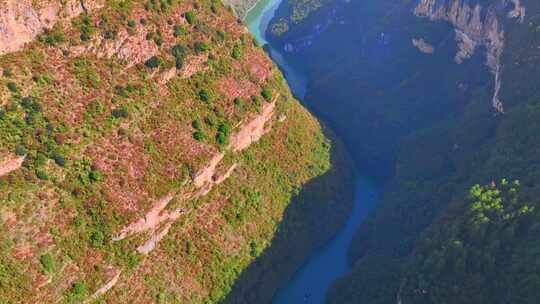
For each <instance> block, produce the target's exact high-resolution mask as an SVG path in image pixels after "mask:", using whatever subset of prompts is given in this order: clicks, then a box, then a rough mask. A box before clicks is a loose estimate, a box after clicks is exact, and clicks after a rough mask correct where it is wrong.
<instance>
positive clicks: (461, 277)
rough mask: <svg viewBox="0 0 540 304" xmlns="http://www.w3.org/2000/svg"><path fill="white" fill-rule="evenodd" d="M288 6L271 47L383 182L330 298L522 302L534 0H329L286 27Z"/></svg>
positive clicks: (533, 186) (534, 82) (530, 243)
mask: <svg viewBox="0 0 540 304" xmlns="http://www.w3.org/2000/svg"><path fill="white" fill-rule="evenodd" d="M288 3H297V4H298V5H301V3H302V2H301V1H288ZM292 6H293V5H292V4H289V5H282V6H281V7H280V9H279V10H278V15H277V16H276V18H275V19H274V24H275V26H274V27H273V28H272V29H271V31H270V34H271V39H270V40H271V41H272V44H273V45H274V46H275V47H276V48H279V49H281V50H282V51H283V53H284V54H285V56H287V57H288V58H290V60H294V61H295V62H301V63H303V64H304V66H305V68H306V70H307V71H308V76H309V78H310V79H309V89H308V94H307V96H306V100H309V102H310V103H312V106H313V107H314V108H315V112H316V113H317V114H318V116H321V117H322V118H323V120H325V121H326V122H328V124H329V125H331V126H332V127H333V128H334V129H335V130H336V133H338V134H339V135H340V136H343V139H344V141H345V143H346V145H347V146H348V147H349V148H351V149H352V151H353V153H352V154H353V155H354V157H355V158H356V161H357V163H358V165H359V167H360V170H363V171H364V173H366V174H370V175H375V176H378V177H380V179H381V180H382V181H383V182H384V183H385V185H386V187H385V190H384V194H383V199H382V201H381V202H380V203H379V205H378V207H377V208H376V210H375V211H374V212H373V213H372V214H371V216H370V217H369V218H368V220H367V221H366V222H365V223H364V224H363V225H362V227H361V228H360V229H359V232H358V234H357V237H356V240H355V242H354V245H353V247H352V248H351V250H350V258H351V263H353V264H354V266H355V267H354V271H353V272H352V273H351V274H350V275H348V276H347V277H345V278H343V279H341V280H339V281H338V282H337V283H336V284H335V286H334V288H333V290H332V291H331V292H330V295H329V298H328V301H329V302H330V303H396V302H399V301H401V303H532V301H534V300H533V299H535V298H536V296H537V292H536V291H535V290H538V288H539V287H540V286H538V285H537V284H538V280H537V277H536V268H535V267H536V266H534V265H536V261H535V259H536V258H535V257H536V255H537V249H536V248H537V247H538V245H537V244H536V243H537V241H535V239H537V234H538V231H537V226H538V225H537V223H538V215H537V210H538V208H539V207H540V206H538V204H539V203H540V202H539V201H538V199H537V198H538V196H539V194H540V184H539V183H538V179H539V178H540V149H539V144H540V141H539V140H538V138H539V137H538V136H539V134H540V125H539V123H538V121H539V119H540V94H539V91H538V89H537V88H538V81H539V79H540V68H539V66H540V64H539V63H540V54H539V53H538V47H540V30H539V29H540V3H538V2H536V1H506V0H488V1H453V0H447V1H405V2H399V3H397V2H395V1H352V2H347V1H343V2H341V1H336V2H332V3H327V5H326V6H323V7H321V8H319V9H318V10H316V11H313V12H312V13H311V14H310V15H309V16H308V17H307V18H306V19H304V20H303V21H301V22H290V21H289V22H286V24H287V26H286V27H285V26H283V20H285V21H287V20H292V19H291V18H292V17H291V16H292V15H293V11H292V9H291V7H292ZM283 29H285V30H283ZM516 180H517V181H519V182H518V183H519V187H517V186H516V187H514V188H512V185H514V181H516ZM474 185H482V186H474ZM471 189H473V190H474V191H473V193H472V194H471ZM512 189H514V190H512ZM514 192H515V193H516V194H514ZM479 193H480V194H479ZM486 193H488V194H486ZM517 193H519V195H518V194H517ZM471 195H472V196H471ZM478 195H479V197H478ZM514 195H515V197H514ZM479 206H480V207H479ZM492 208H495V210H492ZM480 209H485V212H484V213H483V214H484V216H486V218H487V219H488V220H487V221H480V222H477V221H475V220H473V218H475V217H476V216H478V212H479V211H478V210H480ZM478 252H482V254H481V255H480V254H479V253H478ZM525 265H529V268H528V269H525V267H526V266H525Z"/></svg>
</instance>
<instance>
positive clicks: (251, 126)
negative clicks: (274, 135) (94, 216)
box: [113, 97, 277, 255]
mask: <svg viewBox="0 0 540 304" xmlns="http://www.w3.org/2000/svg"><path fill="white" fill-rule="evenodd" d="M276 100H277V97H276V98H275V99H274V101H272V102H271V103H267V104H265V105H264V106H263V108H262V111H261V113H259V114H258V115H255V116H254V117H252V118H251V119H250V120H249V121H247V122H245V123H244V124H242V125H240V127H239V130H238V132H236V133H235V134H233V135H232V136H231V144H230V145H229V146H228V147H227V150H229V151H232V152H233V153H236V152H240V151H242V150H244V149H246V148H248V147H249V146H250V145H252V144H253V143H255V142H257V141H259V140H260V139H261V137H262V136H263V135H264V134H266V133H267V132H268V131H269V130H270V126H268V122H269V121H270V120H271V119H272V117H273V114H274V109H275V106H276ZM224 157H225V152H220V153H218V154H216V155H214V156H213V157H212V158H211V159H210V160H209V161H208V163H207V165H206V166H204V167H203V168H202V169H200V170H199V171H198V172H197V173H195V174H194V175H193V176H192V182H193V185H194V187H195V188H196V189H197V191H195V192H190V191H189V190H186V191H183V192H182V191H179V193H175V192H171V193H168V194H167V195H166V196H165V197H163V198H161V199H160V200H158V201H157V202H156V204H155V205H154V206H153V207H152V208H151V209H150V210H149V211H148V212H147V213H146V214H145V215H144V217H142V218H140V219H138V220H137V221H135V222H133V223H132V224H130V225H128V226H126V227H124V228H123V229H122V230H121V231H120V232H119V233H118V234H117V235H116V236H114V237H113V241H120V240H123V239H125V238H127V237H129V236H131V235H134V234H139V233H143V232H147V231H150V232H151V233H150V237H149V238H148V239H147V240H146V242H145V243H144V244H142V245H140V246H139V247H138V248H137V251H138V252H139V253H141V254H145V255H147V254H149V253H150V252H152V251H153V250H154V249H155V248H156V246H157V244H158V243H159V241H161V239H163V237H165V236H166V235H167V233H168V232H169V230H170V228H171V226H172V224H173V223H174V222H175V221H176V220H177V219H179V218H180V216H182V214H184V213H185V212H186V211H185V209H183V208H177V209H174V210H166V208H167V206H168V205H169V204H170V203H171V201H173V199H178V200H180V201H187V200H190V199H195V198H198V197H202V196H205V195H207V194H208V193H209V192H210V191H211V190H212V188H213V187H215V186H217V185H219V184H221V183H223V182H224V181H225V180H227V179H228V178H229V177H230V176H231V174H232V173H233V172H234V170H235V169H236V168H237V167H238V164H237V163H235V164H233V165H231V166H230V167H229V168H228V169H227V170H226V171H225V172H224V173H222V174H221V175H219V174H218V173H217V170H218V167H219V166H220V164H221V162H222V160H223V159H224ZM160 227H161V228H160Z"/></svg>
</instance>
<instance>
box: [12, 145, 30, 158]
mask: <svg viewBox="0 0 540 304" xmlns="http://www.w3.org/2000/svg"><path fill="white" fill-rule="evenodd" d="M27 153H28V151H27V150H26V148H25V147H23V146H21V145H17V146H16V147H15V154H17V155H18V156H25V155H26V154H27Z"/></svg>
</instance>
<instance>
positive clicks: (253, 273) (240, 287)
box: [221, 131, 356, 304]
mask: <svg viewBox="0 0 540 304" xmlns="http://www.w3.org/2000/svg"><path fill="white" fill-rule="evenodd" d="M325 133H326V135H327V136H328V137H329V138H331V139H332V140H333V145H332V147H333V148H332V151H331V156H332V159H331V162H332V167H331V169H330V170H329V171H328V172H327V173H326V174H324V175H322V176H320V177H318V178H315V179H314V180H312V181H310V182H309V183H308V184H306V185H305V186H304V187H303V188H302V190H301V192H300V193H299V194H298V195H297V196H296V197H295V198H294V199H293V201H292V202H291V204H290V205H289V206H288V207H287V209H286V210H285V213H284V216H283V220H282V222H281V224H280V226H279V228H278V231H277V232H276V235H275V236H274V239H273V240H272V244H271V245H270V247H268V248H267V249H266V250H265V251H264V252H263V253H262V254H261V255H260V256H259V257H258V258H257V259H256V260H255V261H254V262H253V263H252V264H251V265H250V266H249V267H248V268H247V269H246V270H245V271H243V272H242V273H241V274H240V276H239V278H238V279H237V281H236V282H235V284H234V286H233V288H232V290H231V292H230V293H229V295H228V296H227V297H226V299H225V300H223V301H222V302H221V303H231V304H244V303H245V304H253V303H257V304H263V303H271V301H272V297H273V295H274V293H275V292H276V290H277V289H278V288H279V287H281V286H282V285H283V284H284V283H285V282H287V281H289V279H290V278H291V277H292V276H293V275H294V274H295V272H296V271H297V270H298V269H299V268H300V267H301V266H302V264H303V263H304V261H305V259H306V258H307V257H308V256H309V255H311V254H312V253H313V252H315V251H316V250H317V248H319V247H320V246H322V245H323V244H325V243H326V242H327V241H329V240H330V239H331V238H332V237H333V236H334V235H335V233H336V232H337V231H338V230H339V229H340V228H341V227H342V226H343V224H344V223H345V221H346V220H347V218H348V215H349V213H350V211H351V210H352V207H353V201H354V192H355V181H356V178H355V170H354V164H353V162H352V160H351V159H350V157H349V156H348V154H347V152H346V151H345V149H344V148H343V145H342V144H341V143H340V142H339V141H338V140H336V139H335V137H334V136H333V135H332V134H330V132H329V131H326V132H325Z"/></svg>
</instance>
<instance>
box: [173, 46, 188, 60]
mask: <svg viewBox="0 0 540 304" xmlns="http://www.w3.org/2000/svg"><path fill="white" fill-rule="evenodd" d="M171 55H173V56H174V58H177V59H178V58H184V56H185V55H186V48H185V47H183V46H182V45H180V44H177V45H175V46H173V47H172V48H171Z"/></svg>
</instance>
